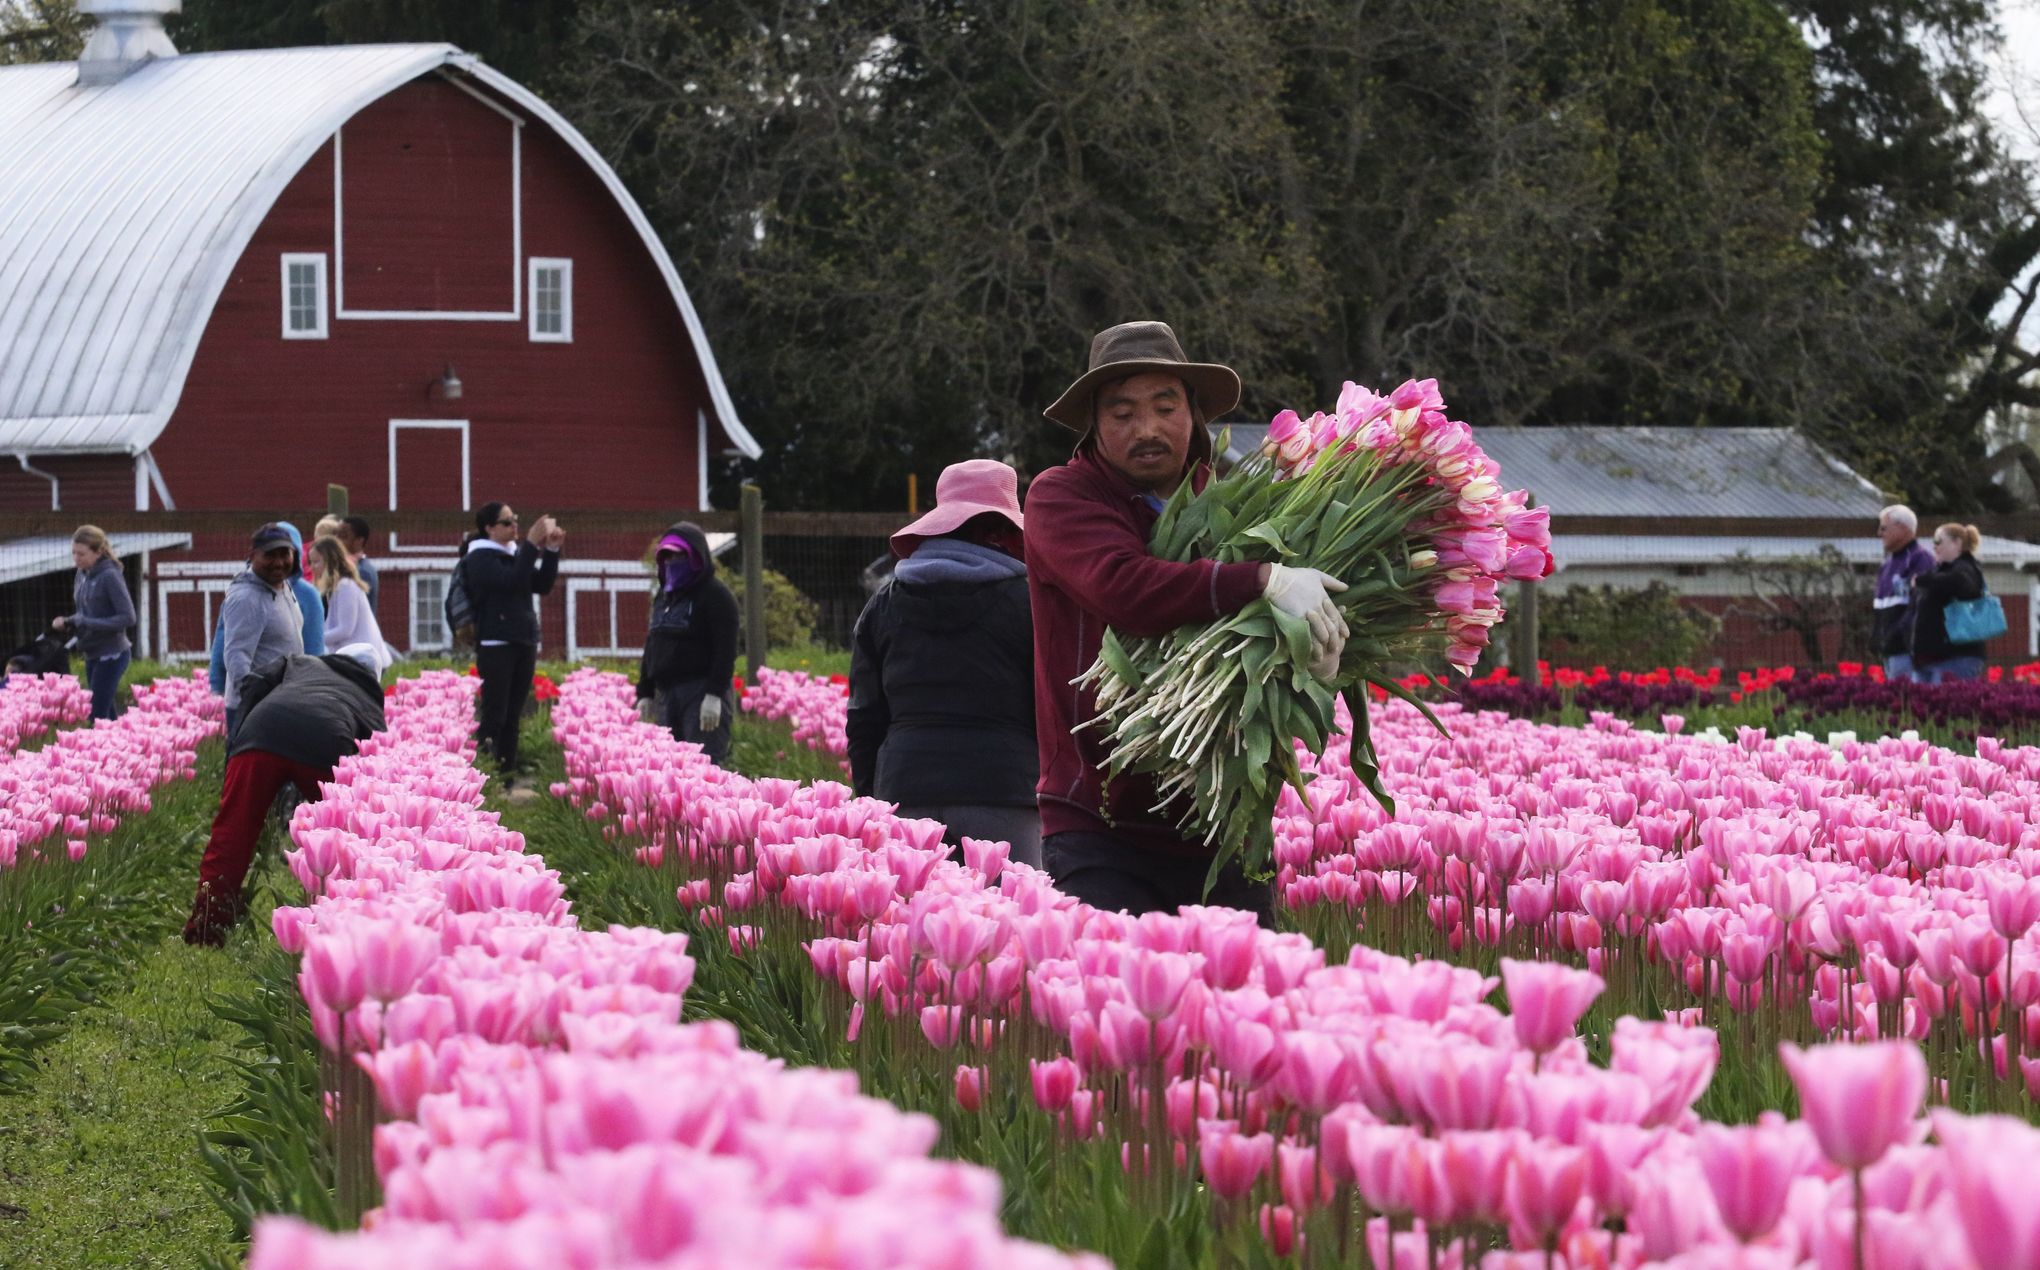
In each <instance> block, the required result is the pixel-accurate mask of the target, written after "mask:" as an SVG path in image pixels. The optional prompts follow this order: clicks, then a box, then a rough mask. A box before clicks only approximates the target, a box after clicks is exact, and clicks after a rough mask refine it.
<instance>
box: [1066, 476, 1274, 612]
mask: <svg viewBox="0 0 2040 1270" xmlns="http://www.w3.org/2000/svg"><path fill="white" fill-rule="evenodd" d="M1027 565H1028V568H1030V569H1039V570H1041V571H1042V572H1043V574H1044V575H1045V580H1047V581H1050V582H1053V583H1054V584H1055V585H1057V586H1059V587H1061V588H1063V589H1064V590H1065V591H1067V592H1069V594H1070V595H1071V596H1072V597H1073V598H1074V599H1075V600H1076V601H1077V603H1078V604H1079V605H1081V606H1082V607H1083V608H1084V609H1085V610H1087V611H1088V612H1091V613H1095V614H1097V615H1098V616H1099V617H1102V618H1104V619H1105V622H1106V624H1107V625H1109V626H1111V627H1112V628H1113V629H1115V630H1118V631H1120V632H1121V633H1122V634H1126V635H1161V634H1165V633H1166V632H1169V631H1172V630H1174V629H1176V628H1177V627H1179V626H1185V625H1188V624H1189V623H1191V622H1209V621H1212V620H1213V619H1215V618H1220V617H1226V616H1228V615H1230V614H1233V613H1237V612H1239V611H1240V610H1241V609H1243V608H1245V607H1246V606H1247V605H1248V604H1251V603H1252V602H1253V601H1254V600H1255V599H1257V598H1258V597H1259V596H1260V594H1261V584H1260V570H1261V566H1260V565H1258V564H1254V563H1252V562H1246V563H1241V564H1218V563H1215V562H1213V561H1210V560H1192V561H1188V562H1182V563H1179V562H1177V561H1173V560H1157V559H1156V558H1155V557H1154V556H1152V555H1149V554H1148V544H1147V539H1146V538H1145V537H1143V536H1142V534H1141V532H1140V530H1139V529H1138V527H1137V526H1136V524H1135V522H1134V519H1133V516H1132V515H1131V513H1130V512H1129V511H1128V510H1126V509H1123V508H1120V507H1116V506H1114V505H1113V504H1112V503H1111V502H1109V501H1106V500H1103V499H1100V498H1099V497H1097V496H1096V495H1095V494H1092V493H1091V492H1089V491H1087V490H1085V489H1084V488H1083V487H1082V484H1081V483H1080V481H1079V480H1078V479H1076V478H1075V477H1074V476H1073V474H1072V473H1071V472H1070V471H1069V469H1066V468H1063V469H1054V470H1051V471H1048V472H1044V473H1042V474H1041V475H1040V476H1038V477H1036V478H1035V480H1034V483H1033V484H1032V485H1030V486H1029V487H1028V490H1027Z"/></svg>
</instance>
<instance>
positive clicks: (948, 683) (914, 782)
mask: <svg viewBox="0 0 2040 1270" xmlns="http://www.w3.org/2000/svg"><path fill="white" fill-rule="evenodd" d="M844 730H845V733H846V734H847V737H848V740H849V748H850V780H851V788H852V789H854V790H855V791H856V792H857V793H859V794H862V795H870V796H874V797H878V798H883V799H885V800H886V801H888V802H894V803H902V804H911V805H916V806H923V807H926V806H981V807H1031V806H1033V805H1034V784H1035V779H1036V777H1037V775H1038V772H1037V768H1036V766H1035V761H1036V759H1035V743H1034V629H1033V622H1032V620H1031V618H1030V616H1029V605H1028V599H1027V566H1026V565H1025V564H1024V563H1022V562H1021V561H1019V560H1016V559H1014V558H1013V557H1011V556H1008V555H1006V554H1005V553H1004V552H1001V551H998V550H997V549H995V548H992V547H985V546H980V545H978V544H977V543H972V542H965V541H963V540H962V539H957V538H930V539H927V540H925V541H923V542H922V543H921V544H920V545H919V546H918V547H916V548H915V550H914V554H913V555H911V556H909V557H907V558H906V559H905V560H902V561H900V562H899V564H898V565H897V566H896V567H895V568H894V569H893V576H892V581H891V582H890V583H889V584H887V585H886V587H885V588H884V589H882V590H881V591H879V593H878V594H877V595H874V596H873V597H871V601H870V602H869V603H868V604H866V605H865V606H864V612H863V614H862V615H860V616H859V617H858V619H857V632H856V635H855V637H854V639H853V640H852V643H851V652H850V709H849V717H848V720H847V722H846V725H845V729H844Z"/></svg>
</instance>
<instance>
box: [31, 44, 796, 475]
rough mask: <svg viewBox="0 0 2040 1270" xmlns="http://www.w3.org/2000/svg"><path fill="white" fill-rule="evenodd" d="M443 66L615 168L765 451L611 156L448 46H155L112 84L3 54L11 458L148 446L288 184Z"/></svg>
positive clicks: (675, 293)
mask: <svg viewBox="0 0 2040 1270" xmlns="http://www.w3.org/2000/svg"><path fill="white" fill-rule="evenodd" d="M442 69H444V70H451V71H457V72H459V73H460V74H462V75H464V76H468V77H471V78H472V79H473V80H474V81H476V82H477V83H479V84H481V85H484V86H486V87H487V88H488V89H489V90H491V91H492V92H495V93H497V94H500V95H501V96H502V97H503V98H505V99H507V100H509V101H511V102H513V103H514V104H515V105H516V106H517V107H518V108H519V109H520V110H522V111H525V112H528V113H529V114H530V115H532V116H534V117H536V118H538V119H540V120H542V121H544V123H545V124H546V125H548V126H549V127H550V128H552V129H553V130H554V131H556V132H557V133H558V135H559V136H560V137H562V138H563V139H564V140H565V141H566V142H567V143H568V144H569V145H570V146H572V147H573V149H574V150H575V152H576V153H577V154H579V156H580V157H581V159H582V160H584V161H585V162H586V163H587V165H588V166H589V168H590V169H592V170H593V171H595V172H596V173H598V174H599V175H600V177H601V179H602V180H603V182H604V183H605V184H606V185H607V186H608V188H609V191H610V193H611V194H612V195H614V197H615V198H616V200H617V202H618V204H619V206H620V207H621V208H622V210H623V211H624V212H625V214H626V215H627V216H628V218H629V220H630V223H631V225H632V226H633V228H635V230H636V231H637V233H638V234H639V236H640V237H641V238H642V239H643V242H644V247H645V249H646V251H648V252H649V253H650V255H651V257H652V259H653V260H654V261H656V263H657V267H658V269H659V272H660V274H661V275H662V277H663V279H664V282H665V285H666V286H667V287H668V288H669V289H670V291H671V293H672V298H673V302H674V303H675V304H676V305H677V306H678V307H679V311H680V313H681V315H682V317H683V318H684V320H685V322H686V328H687V331H688V334H689V335H690V336H691V338H692V341H693V344H694V351H695V353H696V354H697V356H698V357H699V359H700V363H701V367H702V372H703V375H704V377H705V379H706V380H707V384H708V390H709V393H710V395H711V397H712V398H713V401H714V404H715V407H716V409H717V410H718V412H719V413H720V417H721V420H722V422H723V425H724V429H725V431H726V433H727V434H728V436H729V438H730V440H731V442H732V443H733V444H734V445H735V446H736V447H737V448H738V449H739V450H741V451H743V452H744V453H745V454H748V455H750V456H751V457H754V458H755V457H757V456H758V454H759V453H760V450H759V448H758V443H757V442H756V441H755V440H753V439H752V437H751V436H750V434H749V433H748V432H746V431H745V430H744V429H743V428H742V425H741V424H740V423H739V422H738V420H737V414H736V408H735V406H734V404H733V403H732V402H731V401H730V397H729V391H728V389H727V388H726V387H725V386H724V383H723V379H722V374H721V372H720V370H719V369H718V368H717V366H716V362H715V355H714V353H713V352H712V351H711V349H710V348H709V343H708V338H707V335H706V333H705V331H704V330H703V328H702V324H701V320H700V318H699V317H698V316H697V315H696V313H695V310H694V305H693V303H692V301H690V300H689V299H688V296H687V290H686V287H685V286H684V285H683V284H682V283H681V280H680V275H679V273H678V272H677V271H676V270H675V269H674V267H673V262H672V258H671V257H670V256H669V255H668V254H667V252H666V249H665V247H664V245H663V244H662V243H661V242H660V241H659V238H658V235H657V234H656V233H655V232H653V230H652V228H651V225H650V224H649V222H647V221H646V219H645V217H644V213H643V211H642V210H641V209H640V208H639V207H638V205H637V202H636V200H634V199H632V198H631V197H630V195H629V194H628V193H627V192H626V191H625V190H624V188H623V185H622V182H621V181H620V180H618V178H617V176H616V173H615V172H614V170H612V169H611V168H610V166H609V165H608V163H606V162H605V161H604V160H603V159H602V157H601V156H600V155H599V154H597V153H596V152H595V150H594V148H593V147H592V146H591V145H590V144H589V143H588V141H587V139H586V138H584V137H583V136H582V135H581V134H580V133H579V132H578V131H576V130H575V129H574V128H573V126H572V125H571V124H569V123H567V121H566V120H565V119H563V118H561V117H560V116H559V114H558V113H557V112H555V111H554V110H553V109H552V108H551V107H550V106H548V105H547V104H546V103H545V102H544V101H543V100H542V99H540V98H539V97H537V96H536V95H535V94H533V93H532V92H531V91H530V90H529V89H527V88H525V87H524V86H522V85H521V84H518V83H517V82H516V81H514V80H511V79H509V78H508V77H506V76H504V75H502V74H500V73H498V72H496V71H494V70H492V69H490V68H489V67H488V66H486V65H484V64H483V63H482V62H481V61H480V60H478V59H476V58H474V57H472V56H470V55H468V54H466V53H463V52H461V51H460V50H459V49H457V48H455V47H453V46H452V45H450V44H404V45H355V46H348V47H338V48H307V49H275V50H262V51H253V52H235V53H197V54H184V55H180V56H167V57H157V58H155V59H154V60H150V61H146V62H143V63H141V64H139V65H137V66H134V67H133V68H132V69H129V70H127V71H125V73H124V74H123V75H121V77H119V78H117V79H115V80H113V81H112V82H108V83H103V84H93V83H90V82H81V78H80V66H79V64H77V63H71V62H59V63H51V64H44V65H32V66H16V67H5V68H0V453H5V454H95V453H96V454H108V453H112V454H127V455H141V454H143V453H144V452H145V451H146V450H147V449H148V447H149V446H150V444H151V443H152V442H154V441H155V440H156V438H157V437H158V436H159V435H160V434H161V433H162V431H163V429H164V427H165V425H166V424H167V423H168V422H169V420H170V417H171V414H172V413H173V411H174V410H175V408H176V406H177V402H178V398H179V394H180V393H181V392H182V390H183V388H184V384H185V379H186V376H187V374H188V372H189V371H190V369H191V364H192V359H193V357H194V355H195V354H196V353H197V351H198V347H199V342H200V337H201V336H202V335H203V334H204V332H205V328H206V323H207V319H208V318H209V316H210V315H211V313H212V311H213V307H214V305H215V303H216V301H217V300H218V299H219V296H220V293H221V290H222V288H224V287H225V286H226V284H227V281H228V277H229V274H230V273H231V271H232V270H233V268H234V265H235V262H236V261H237V260H239V259H240V257H241V253H242V251H243V249H244V248H245V247H246V246H247V245H248V241H249V239H250V238H251V237H252V236H253V235H254V234H255V232H256V230H257V228H258V227H259V226H260V225H261V224H262V221H263V219H264V217H265V216H267V215H268V213H269V211H270V208H271V206H272V205H273V204H274V203H275V202H276V200H277V198H278V196H279V195H280V194H281V193H282V192H283V190H284V188H285V186H286V185H287V184H288V183H289V182H290V180H291V179H292V177H293V176H295V175H296V174H297V173H298V171H299V169H301V168H303V167H304V165H305V163H306V161H307V160H308V159H310V158H311V156H312V155H313V154H314V152H316V151H317V150H319V148H320V147H321V146H324V145H325V144H327V143H328V142H329V141H331V140H332V138H333V136H334V134H335V132H336V131H337V130H338V129H339V128H340V127H341V125H343V124H345V123H346V122H347V121H348V120H349V119H350V118H352V117H353V116H354V115H355V114H356V113H357V112H359V111H360V110H362V109H363V108H364V107H365V106H367V105H368V104H369V103H371V102H374V101H376V100H377V99H378V98H380V97H382V96H384V95H385V94H387V93H389V92H390V91H391V90H393V89H395V88H396V87H398V86H399V85H402V84H405V83H408V82H410V81H412V80H415V79H417V78H418V77H419V76H421V75H426V74H429V73H432V72H434V71H435V70H442Z"/></svg>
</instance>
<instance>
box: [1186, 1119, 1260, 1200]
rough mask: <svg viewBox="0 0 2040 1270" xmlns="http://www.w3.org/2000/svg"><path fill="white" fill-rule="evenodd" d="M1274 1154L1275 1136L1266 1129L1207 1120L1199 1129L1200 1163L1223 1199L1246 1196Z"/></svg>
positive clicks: (1198, 1150) (1207, 1181)
mask: <svg viewBox="0 0 2040 1270" xmlns="http://www.w3.org/2000/svg"><path fill="white" fill-rule="evenodd" d="M1274 1155H1275V1139H1274V1138H1273V1137H1271V1136H1269V1135H1268V1134H1265V1133H1257V1134H1253V1135H1251V1136H1249V1135H1246V1134H1242V1133H1240V1131H1239V1130H1238V1128H1237V1127H1236V1126H1234V1125H1233V1124H1231V1123H1230V1122H1217V1123H1207V1124H1205V1125H1204V1126H1202V1128H1200V1129H1199V1131H1198V1139H1197V1161H1198V1166H1199V1167H1200V1168H1201V1169H1203V1171H1204V1180H1205V1182H1206V1183H1208V1184H1209V1185H1210V1187H1211V1189H1212V1192H1213V1193H1214V1194H1216V1195H1217V1196H1218V1197H1219V1198H1220V1199H1225V1200H1239V1199H1244V1198H1246V1195H1247V1192H1248V1191H1250V1190H1252V1189H1253V1187H1254V1182H1255V1181H1256V1180H1257V1179H1258V1178H1259V1177H1260V1176H1261V1175H1262V1174H1263V1173H1265V1172H1267V1171H1268V1164H1269V1161H1270V1160H1272V1159H1273V1158H1274Z"/></svg>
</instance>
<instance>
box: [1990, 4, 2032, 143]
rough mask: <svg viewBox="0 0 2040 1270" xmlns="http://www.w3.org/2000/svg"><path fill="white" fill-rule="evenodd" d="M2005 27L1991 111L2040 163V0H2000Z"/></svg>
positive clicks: (2001, 17) (1999, 6) (2002, 21)
mask: <svg viewBox="0 0 2040 1270" xmlns="http://www.w3.org/2000/svg"><path fill="white" fill-rule="evenodd" d="M1998 22H1999V23H2000V24H2001V25H2002V26H2003V27H2004V30H2005V46H2004V48H2003V49H2002V50H2000V51H1999V55H1998V59H1997V67H1996V72H1997V73H1996V75H1995V77H1994V78H1995V80H1996V82H1995V84H1994V85H1993V89H1994V91H1993V92H1992V94H1991V102H1990V105H1991V114H1992V115H1993V116H1995V117H1996V119H1997V122H1998V124H1999V126H2001V127H2002V128H2003V129H2004V131H2005V135H2006V137H2007V138H2008V139H2009V140H2010V141H2011V143H2012V144H2013V146H2014V147H2015V148H2016V149H2017V152H2018V153H2020V154H2022V155H2024V156H2025V157H2026V158H2027V159H2028V160H2029V161H2033V162H2036V163H2040V0H1998Z"/></svg>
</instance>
